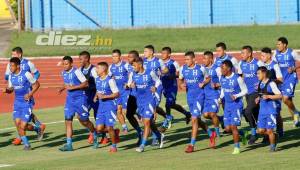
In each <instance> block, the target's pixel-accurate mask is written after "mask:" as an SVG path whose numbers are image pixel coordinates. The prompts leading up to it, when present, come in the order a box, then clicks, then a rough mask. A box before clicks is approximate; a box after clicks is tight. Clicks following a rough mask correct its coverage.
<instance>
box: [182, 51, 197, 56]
mask: <svg viewBox="0 0 300 170" xmlns="http://www.w3.org/2000/svg"><path fill="white" fill-rule="evenodd" d="M184 56H190V57H192V58H195V53H194V51H187V52H186V53H185V54H184Z"/></svg>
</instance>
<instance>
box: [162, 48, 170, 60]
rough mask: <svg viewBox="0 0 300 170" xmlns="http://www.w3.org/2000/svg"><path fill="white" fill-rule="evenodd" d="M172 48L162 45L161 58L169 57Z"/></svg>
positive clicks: (166, 58)
mask: <svg viewBox="0 0 300 170" xmlns="http://www.w3.org/2000/svg"><path fill="white" fill-rule="evenodd" d="M171 53H172V49H171V48H170V47H164V48H162V49H161V59H162V60H168V59H170V57H171Z"/></svg>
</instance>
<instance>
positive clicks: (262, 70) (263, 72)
mask: <svg viewBox="0 0 300 170" xmlns="http://www.w3.org/2000/svg"><path fill="white" fill-rule="evenodd" d="M268 72H269V71H268V69H267V67H265V66H261V67H259V68H258V69H257V78H258V80H260V81H262V80H264V79H266V78H267V77H268Z"/></svg>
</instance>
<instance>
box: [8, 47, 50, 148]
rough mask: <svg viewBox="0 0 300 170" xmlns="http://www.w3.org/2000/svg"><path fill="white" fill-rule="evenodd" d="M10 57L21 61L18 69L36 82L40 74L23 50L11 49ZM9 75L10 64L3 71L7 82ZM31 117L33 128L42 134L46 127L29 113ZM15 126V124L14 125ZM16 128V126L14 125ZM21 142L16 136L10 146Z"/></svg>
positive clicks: (40, 138)
mask: <svg viewBox="0 0 300 170" xmlns="http://www.w3.org/2000/svg"><path fill="white" fill-rule="evenodd" d="M11 56H12V57H17V58H19V59H20V60H21V63H20V68H21V70H23V71H28V72H29V73H31V74H32V75H33V77H34V78H35V79H36V80H38V79H39V77H40V72H39V71H38V70H37V69H36V68H35V66H34V64H33V63H32V62H31V61H29V60H27V59H25V58H24V57H23V50H22V48H21V47H15V48H13V49H12V51H11ZM10 74H11V71H10V63H8V64H7V67H6V71H5V80H8V77H9V75H10ZM34 104H35V102H34V100H33V101H32V106H34ZM31 116H32V119H31V120H32V122H33V123H34V126H36V128H37V129H41V131H42V133H40V134H44V131H45V129H46V125H45V124H43V123H42V122H40V121H39V120H38V118H37V116H36V115H35V114H34V113H31ZM15 125H16V124H15ZM16 127H17V125H16ZM42 138H43V135H42V136H39V137H38V139H39V140H42ZM21 142H22V140H21V138H20V137H19V136H17V137H16V138H15V139H14V140H13V142H12V144H14V145H20V144H21Z"/></svg>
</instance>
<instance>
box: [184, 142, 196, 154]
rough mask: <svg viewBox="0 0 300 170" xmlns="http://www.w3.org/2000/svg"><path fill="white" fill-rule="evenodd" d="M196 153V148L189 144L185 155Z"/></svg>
mask: <svg viewBox="0 0 300 170" xmlns="http://www.w3.org/2000/svg"><path fill="white" fill-rule="evenodd" d="M192 152H194V146H193V145H191V144H189V145H188V146H187V147H186V148H185V153H192Z"/></svg>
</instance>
